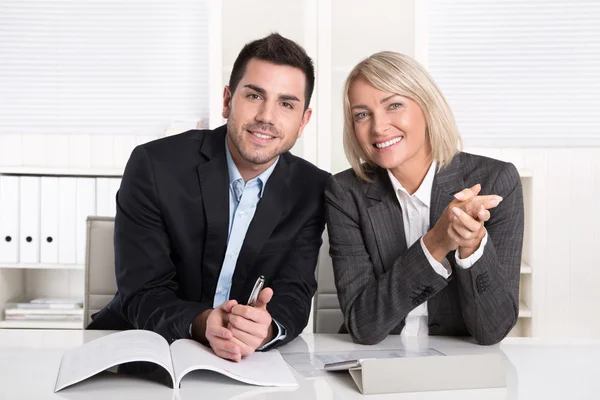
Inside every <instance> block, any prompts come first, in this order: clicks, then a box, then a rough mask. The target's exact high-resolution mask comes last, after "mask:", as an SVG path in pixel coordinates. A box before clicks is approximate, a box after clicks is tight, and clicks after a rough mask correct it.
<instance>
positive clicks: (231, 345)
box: [192, 300, 242, 362]
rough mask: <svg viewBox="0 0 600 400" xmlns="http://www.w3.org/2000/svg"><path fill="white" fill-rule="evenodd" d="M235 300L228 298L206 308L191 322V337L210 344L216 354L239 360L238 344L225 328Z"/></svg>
mask: <svg viewBox="0 0 600 400" xmlns="http://www.w3.org/2000/svg"><path fill="white" fill-rule="evenodd" d="M236 305H237V301H235V300H229V301H227V302H225V303H223V304H221V305H220V306H219V307H217V308H215V309H213V310H206V311H204V312H203V313H202V314H200V315H199V316H198V317H196V319H195V320H194V322H193V324H192V338H194V339H195V340H197V341H199V342H202V343H206V342H208V344H210V347H211V348H212V349H213V351H214V352H215V354H216V355H218V356H219V357H221V358H225V359H227V360H231V361H235V362H239V361H240V360H241V359H242V350H241V348H240V344H239V343H238V342H236V341H234V340H233V332H231V330H229V329H227V328H226V326H227V325H228V324H229V318H230V312H231V309H232V308H233V307H235V306H236Z"/></svg>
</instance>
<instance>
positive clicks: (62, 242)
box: [58, 178, 77, 264]
mask: <svg viewBox="0 0 600 400" xmlns="http://www.w3.org/2000/svg"><path fill="white" fill-rule="evenodd" d="M76 242H77V178H58V262H59V263H60V264H75V263H76V261H77V253H76V250H75V246H76Z"/></svg>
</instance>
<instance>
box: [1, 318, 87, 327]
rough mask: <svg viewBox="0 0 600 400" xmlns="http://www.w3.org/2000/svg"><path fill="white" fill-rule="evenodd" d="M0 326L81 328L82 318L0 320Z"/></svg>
mask: <svg viewBox="0 0 600 400" xmlns="http://www.w3.org/2000/svg"><path fill="white" fill-rule="evenodd" d="M0 328H13V329H83V319H82V320H80V321H71V320H65V321H61V320H55V321H34V320H26V321H14V320H11V321H0Z"/></svg>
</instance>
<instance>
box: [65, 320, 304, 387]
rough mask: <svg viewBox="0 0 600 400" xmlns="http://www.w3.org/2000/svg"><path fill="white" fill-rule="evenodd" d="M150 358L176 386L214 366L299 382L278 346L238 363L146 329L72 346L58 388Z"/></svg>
mask: <svg viewBox="0 0 600 400" xmlns="http://www.w3.org/2000/svg"><path fill="white" fill-rule="evenodd" d="M132 362H145V363H152V364H155V365H156V366H157V367H162V368H163V369H164V370H165V371H166V372H167V373H168V374H169V376H170V379H171V384H172V387H173V388H179V387H180V383H181V380H182V379H183V377H184V376H185V375H186V374H188V373H189V372H191V371H195V370H209V371H214V372H217V373H219V374H222V375H225V376H228V377H230V378H232V379H235V380H237V381H240V382H243V383H247V384H250V385H257V386H277V387H295V386H298V383H297V382H296V379H295V378H294V375H293V374H292V372H291V371H290V369H289V367H288V366H287V364H286V362H285V361H284V359H283V357H281V354H279V352H278V351H277V350H271V351H268V352H256V353H254V354H252V355H251V356H248V357H245V358H243V359H242V360H241V361H240V362H239V363H235V362H233V361H228V360H225V359H222V358H220V357H218V356H217V355H215V353H214V352H213V351H212V349H210V348H209V347H206V346H204V345H202V344H200V343H198V342H196V341H194V340H191V339H179V340H176V341H174V342H173V343H171V344H170V345H169V343H168V342H167V340H166V339H165V338H163V337H162V336H161V335H159V334H158V333H155V332H151V331H145V330H129V331H122V332H117V333H112V334H109V335H107V336H103V337H101V338H99V339H96V340H93V341H91V342H88V343H85V344H83V345H81V346H79V347H75V348H72V349H69V350H67V351H66V352H65V353H64V354H63V356H62V359H61V362H60V366H59V369H58V375H57V378H56V384H55V387H54V391H55V392H58V391H60V390H62V389H64V388H66V387H68V386H71V385H73V384H76V383H78V382H81V381H83V380H85V379H87V378H90V377H92V376H94V375H97V374H99V373H100V372H102V371H104V370H106V369H109V368H112V367H115V366H117V365H122V364H128V363H132Z"/></svg>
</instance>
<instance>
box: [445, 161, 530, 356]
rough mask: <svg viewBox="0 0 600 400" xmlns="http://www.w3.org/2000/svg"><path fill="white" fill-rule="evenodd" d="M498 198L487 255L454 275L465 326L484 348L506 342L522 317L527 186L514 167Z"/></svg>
mask: <svg viewBox="0 0 600 400" xmlns="http://www.w3.org/2000/svg"><path fill="white" fill-rule="evenodd" d="M492 193H494V194H498V195H500V196H502V198H503V200H502V202H501V203H500V204H499V205H498V207H496V208H495V209H493V210H491V211H490V214H491V216H490V220H489V221H488V222H487V223H486V224H485V227H486V229H487V233H488V241H487V243H486V245H485V248H484V251H483V255H482V256H481V258H480V259H479V260H478V261H477V262H475V264H473V266H472V267H471V268H469V269H462V268H455V269H454V270H455V273H456V278H457V279H458V288H459V298H460V304H461V311H462V314H463V318H464V320H465V324H466V326H467V329H468V330H469V333H470V334H471V335H472V336H473V337H474V338H475V340H476V341H477V342H478V343H479V344H484V345H490V344H495V343H498V342H499V341H501V340H502V339H504V338H505V337H506V335H507V334H508V333H509V332H510V330H511V329H512V327H513V326H515V324H516V323H517V318H518V316H519V278H520V268H521V253H522V248H523V229H524V210H523V190H522V187H521V180H520V177H519V173H518V171H517V169H516V168H515V166H514V165H512V164H507V166H506V167H505V168H504V169H503V170H502V171H501V172H500V174H499V175H498V178H497V180H496V182H495V183H494V186H493V190H492ZM453 259H454V257H451V260H453Z"/></svg>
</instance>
